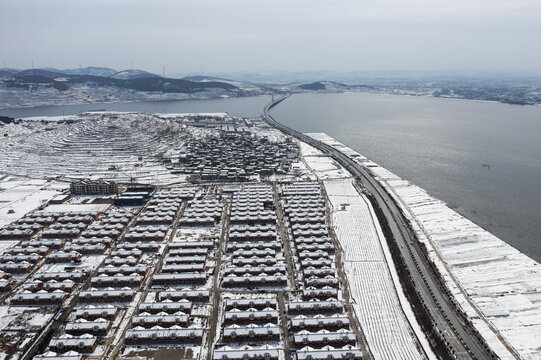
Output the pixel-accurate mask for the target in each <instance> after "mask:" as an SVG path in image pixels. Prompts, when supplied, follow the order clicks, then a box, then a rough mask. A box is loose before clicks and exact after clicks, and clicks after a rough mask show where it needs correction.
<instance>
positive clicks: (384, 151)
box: [0, 93, 541, 261]
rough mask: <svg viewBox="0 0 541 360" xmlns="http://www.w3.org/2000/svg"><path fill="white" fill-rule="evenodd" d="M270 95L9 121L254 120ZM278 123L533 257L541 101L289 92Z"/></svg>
mask: <svg viewBox="0 0 541 360" xmlns="http://www.w3.org/2000/svg"><path fill="white" fill-rule="evenodd" d="M269 101H270V97H269V96H259V97H247V98H228V99H212V100H176V101H158V102H128V103H111V104H84V105H66V106H40V107H33V108H23V109H5V110H0V115H6V116H12V117H17V118H19V117H28V116H46V115H62V113H64V114H66V115H68V114H75V113H79V112H84V111H93V110H108V111H137V112H148V113H153V112H160V113H181V112H228V113H230V114H232V115H236V116H246V117H255V116H259V115H260V114H261V112H262V109H263V107H264V106H265V104H266V103H268V102H269ZM272 115H273V116H274V117H275V119H276V120H278V121H280V122H282V123H284V124H286V125H288V126H291V127H293V128H295V129H298V130H300V131H303V132H325V133H327V134H329V135H330V136H332V137H334V138H336V139H338V140H339V141H341V142H343V143H345V144H347V145H349V146H350V147H352V148H353V149H355V150H357V151H358V152H360V153H361V154H363V155H364V156H366V157H368V158H369V159H371V160H374V161H375V162H377V163H379V164H380V165H382V166H384V167H385V168H387V169H389V170H390V171H392V172H394V173H395V174H397V175H399V176H401V177H402V178H404V179H407V180H410V181H411V182H412V183H414V184H416V185H419V186H420V187H422V188H424V189H426V190H427V191H428V192H429V193H430V194H432V195H433V196H435V197H437V198H439V199H441V200H443V201H445V202H447V203H448V204H449V205H450V206H451V207H452V208H454V209H455V210H457V211H458V212H460V213H461V214H463V215H464V216H466V217H467V218H469V219H471V220H473V221H475V222H476V223H477V224H479V225H481V226H482V227H483V228H485V229H487V230H489V231H490V232H492V233H493V234H495V235H497V236H498V237H500V238H501V239H502V240H504V241H506V242H508V243H509V244H511V245H512V246H514V247H516V248H517V249H519V250H520V251H522V252H524V253H526V254H527V255H529V256H530V257H532V258H534V259H536V260H537V261H541V107H540V106H518V105H507V104H500V103H492V102H479V101H468V100H451V99H437V98H430V97H414V96H400V95H375V94H362V93H344V94H302V95H293V96H291V97H290V98H288V99H287V100H285V101H284V102H282V103H280V104H279V105H278V106H276V107H275V108H273V110H272Z"/></svg>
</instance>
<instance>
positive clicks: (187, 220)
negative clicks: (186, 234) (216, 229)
mask: <svg viewBox="0 0 541 360" xmlns="http://www.w3.org/2000/svg"><path fill="white" fill-rule="evenodd" d="M222 210H223V203H222V202H221V201H220V200H219V199H215V198H206V199H205V198H197V199H194V200H192V201H189V202H188V203H187V205H186V208H185V209H184V213H183V214H182V217H181V218H180V221H179V225H180V226H189V227H198V226H214V225H216V224H218V223H219V222H220V220H221V218H222Z"/></svg>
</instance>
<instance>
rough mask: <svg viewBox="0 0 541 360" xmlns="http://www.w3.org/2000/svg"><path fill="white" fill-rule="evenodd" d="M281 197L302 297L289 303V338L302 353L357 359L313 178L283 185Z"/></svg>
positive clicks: (299, 354) (320, 197)
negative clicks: (309, 180)
mask: <svg viewBox="0 0 541 360" xmlns="http://www.w3.org/2000/svg"><path fill="white" fill-rule="evenodd" d="M281 201H282V206H283V209H284V213H285V219H286V223H287V227H288V233H289V234H290V237H291V239H292V242H291V244H292V246H291V248H292V251H293V252H294V254H295V256H294V259H295V263H296V268H297V269H298V282H297V285H298V286H299V287H300V288H301V294H302V295H301V299H300V300H297V301H291V302H290V303H289V304H288V306H287V315H288V319H289V323H288V327H289V331H290V334H291V344H292V346H293V348H294V349H295V354H296V357H297V359H298V360H301V359H323V358H324V359H361V358H362V352H361V351H360V350H359V349H358V348H357V337H356V334H355V332H354V331H353V327H354V326H355V325H354V324H351V323H350V319H349V316H348V313H347V309H346V308H345V306H344V304H343V302H342V300H341V283H340V281H339V279H338V277H337V274H336V269H335V268H334V252H335V247H334V244H333V242H332V240H331V238H330V234H329V231H328V226H327V223H326V204H325V199H324V198H323V195H322V191H321V187H320V185H319V183H317V182H300V183H293V184H288V185H284V186H282V189H281Z"/></svg>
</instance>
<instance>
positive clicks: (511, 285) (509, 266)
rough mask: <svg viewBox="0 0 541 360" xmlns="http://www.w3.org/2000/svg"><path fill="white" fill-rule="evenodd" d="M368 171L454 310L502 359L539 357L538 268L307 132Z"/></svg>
mask: <svg viewBox="0 0 541 360" xmlns="http://www.w3.org/2000/svg"><path fill="white" fill-rule="evenodd" d="M311 136H313V137H314V138H316V139H319V140H321V141H323V142H325V143H328V144H331V145H333V146H335V147H336V148H338V149H340V150H342V151H343V152H344V153H348V154H349V155H350V156H352V155H355V154H356V155H355V156H353V158H354V159H356V160H357V162H358V163H359V164H361V165H363V166H366V167H367V168H369V169H370V170H371V171H372V172H373V173H374V174H375V175H376V179H377V180H378V181H379V182H380V183H381V184H382V185H383V186H385V187H386V188H387V190H388V192H389V193H390V194H391V195H392V196H393V197H394V198H395V199H396V201H397V203H398V204H399V205H400V206H401V207H402V209H403V211H404V214H405V215H406V217H407V218H409V219H410V220H411V223H412V226H413V229H414V230H415V232H416V233H417V235H418V237H419V239H420V241H421V242H423V243H424V244H425V245H426V247H427V249H428V252H429V256H430V257H431V259H432V261H433V262H434V263H435V264H436V266H437V267H438V269H439V270H440V272H441V273H442V275H443V277H444V279H445V281H446V285H447V286H448V288H449V289H450V291H451V292H452V293H453V295H454V297H455V299H456V300H457V303H458V304H459V306H461V307H462V309H463V311H464V312H465V313H466V314H467V315H468V317H469V318H470V319H471V320H472V322H473V324H474V326H475V327H476V328H477V329H478V331H479V332H480V333H481V334H482V335H483V337H484V338H485V339H486V341H487V343H488V344H489V346H490V347H491V348H492V349H493V350H494V351H495V352H496V354H497V355H498V356H499V357H500V358H502V359H514V358H515V356H519V357H520V358H524V359H541V315H540V314H541V266H540V264H539V263H537V262H536V261H534V260H532V259H531V258H529V257H528V256H526V255H524V254H522V253H521V252H519V251H518V250H517V249H515V248H513V247H512V246H510V245H509V244H507V243H505V242H504V241H502V240H500V239H498V238H497V237H496V236H494V235H492V234H490V233H489V232H488V231H486V230H484V229H482V228H481V227H479V226H477V225H476V224H474V223H473V222H472V221H470V220H468V219H466V218H465V217H463V216H462V215H460V214H458V213H457V212H455V211H454V210H452V209H451V208H449V207H448V206H447V204H445V203H444V202H442V201H440V200H438V199H435V198H433V197H432V196H430V195H429V194H428V193H427V192H426V191H425V190H423V189H421V188H419V187H418V186H415V185H413V184H411V183H409V182H408V181H406V180H403V179H401V178H400V177H398V176H396V175H395V174H393V173H391V172H390V171H388V170H386V169H384V168H382V167H380V166H378V165H377V164H375V163H374V162H371V161H369V160H367V159H366V158H365V157H363V156H362V155H359V154H358V153H355V152H354V151H353V150H351V149H350V148H347V147H346V146H344V145H342V144H340V143H338V142H337V141H336V140H334V139H332V138H331V137H329V136H327V135H325V134H311Z"/></svg>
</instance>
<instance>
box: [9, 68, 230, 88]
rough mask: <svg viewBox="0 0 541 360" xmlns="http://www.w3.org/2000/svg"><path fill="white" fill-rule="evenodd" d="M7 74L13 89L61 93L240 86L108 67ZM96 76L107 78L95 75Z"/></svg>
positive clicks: (12, 72) (25, 71)
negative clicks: (80, 88)
mask: <svg viewBox="0 0 541 360" xmlns="http://www.w3.org/2000/svg"><path fill="white" fill-rule="evenodd" d="M111 72H113V73H111ZM4 73H5V76H3V77H4V84H5V85H6V86H8V87H14V88H28V87H29V86H31V85H33V84H41V85H43V86H51V87H53V88H55V89H57V90H60V91H62V90H67V89H68V88H69V87H70V86H72V85H75V84H85V83H88V84H92V85H94V86H116V87H118V88H122V89H131V90H135V91H161V92H164V93H195V92H201V91H206V90H210V89H219V90H224V91H230V92H234V91H237V90H239V89H238V87H236V86H234V85H232V84H230V83H226V82H220V81H203V82H197V81H191V80H185V79H172V78H163V77H161V76H158V75H156V74H152V73H149V72H146V71H142V70H133V69H130V70H123V71H114V70H113V69H108V68H84V69H75V70H68V71H67V72H62V71H61V70H54V69H27V70H22V71H18V72H14V71H5V72H4ZM96 73H101V74H108V75H107V76H99V75H92V74H96ZM6 78H7V79H6Z"/></svg>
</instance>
